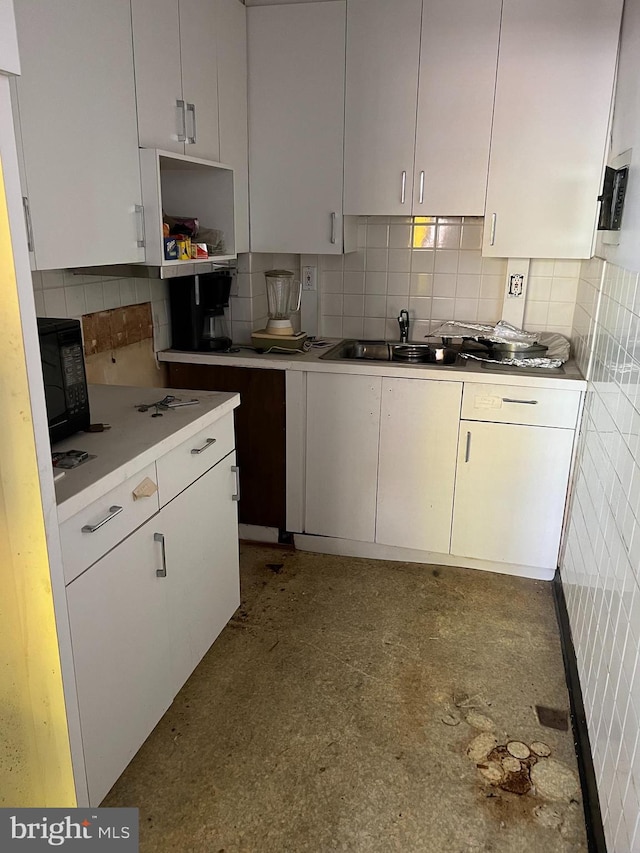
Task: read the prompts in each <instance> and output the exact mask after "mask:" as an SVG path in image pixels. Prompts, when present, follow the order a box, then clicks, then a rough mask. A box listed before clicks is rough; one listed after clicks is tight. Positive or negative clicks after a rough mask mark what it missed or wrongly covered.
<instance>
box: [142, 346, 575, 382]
mask: <svg viewBox="0 0 640 853" xmlns="http://www.w3.org/2000/svg"><path fill="white" fill-rule="evenodd" d="M327 340H328V339H327ZM339 340H340V339H336V340H334V341H331V346H335V344H337V343H339ZM330 349H331V347H326V348H324V349H320V348H318V349H315V348H314V349H311V350H310V351H309V352H307V353H299V354H296V353H270V354H268V355H265V354H261V353H257V352H254V351H252V350H250V349H241V350H240V352H237V353H207V352H181V351H178V350H164V351H163V352H159V353H158V359H159V360H160V361H164V362H174V363H178V364H215V365H226V366H227V367H253V368H262V369H266V370H296V371H308V372H323V373H351V374H366V375H369V376H397V377H405V378H408V379H431V380H433V379H436V380H437V379H439V380H455V381H458V382H479V383H483V384H485V383H486V384H492V385H520V386H523V387H535V388H567V389H569V388H570V389H572V390H575V391H583V390H585V389H586V387H587V383H586V381H585V379H584V378H583V376H582V374H581V373H580V371H579V370H578V367H577V365H576V363H575V362H574V361H573V360H571V361H568V362H567V363H566V364H565V365H564V366H563V367H564V372H563V373H557V372H556V371H554V370H547V369H546V368H538V369H537V370H536V372H535V373H533V372H532V370H531V369H529V370H527V371H526V372H523V371H519V370H518V369H517V368H508V367H506V366H505V367H502V366H499V367H492V366H491V367H489V366H488V367H483V366H482V365H483V364H486V362H480V361H474V360H473V359H465V360H464V361H463V363H462V364H460V365H452V366H443V367H437V366H434V365H431V364H399V363H398V362H380V361H358V360H349V359H344V360H336V361H333V360H329V359H321V356H323V355H324V354H325V353H327V352H328V351H329V350H330Z"/></svg>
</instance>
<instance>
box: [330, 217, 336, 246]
mask: <svg viewBox="0 0 640 853" xmlns="http://www.w3.org/2000/svg"><path fill="white" fill-rule="evenodd" d="M331 242H332V243H335V242H336V212H335V210H332V211H331Z"/></svg>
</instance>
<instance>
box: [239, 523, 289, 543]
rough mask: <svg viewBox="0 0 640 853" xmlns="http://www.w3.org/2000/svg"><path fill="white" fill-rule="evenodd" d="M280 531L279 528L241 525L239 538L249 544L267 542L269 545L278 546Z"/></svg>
mask: <svg viewBox="0 0 640 853" xmlns="http://www.w3.org/2000/svg"><path fill="white" fill-rule="evenodd" d="M278 536H279V531H278V528H277V527H261V526H260V525H258V524H239V525H238V538H239V539H246V540H247V541H248V542H267V543H268V544H269V545H274V544H275V545H277V544H278Z"/></svg>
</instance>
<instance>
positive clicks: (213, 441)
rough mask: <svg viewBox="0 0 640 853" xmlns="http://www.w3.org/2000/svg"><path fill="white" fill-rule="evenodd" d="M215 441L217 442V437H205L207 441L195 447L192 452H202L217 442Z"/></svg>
mask: <svg viewBox="0 0 640 853" xmlns="http://www.w3.org/2000/svg"><path fill="white" fill-rule="evenodd" d="M215 443H216V439H215V438H207V439H205V443H204V444H203V445H202V447H193V448H192V450H191V452H192V453H202V452H203V451H204V450H206V449H207V447H211V445H212V444H215Z"/></svg>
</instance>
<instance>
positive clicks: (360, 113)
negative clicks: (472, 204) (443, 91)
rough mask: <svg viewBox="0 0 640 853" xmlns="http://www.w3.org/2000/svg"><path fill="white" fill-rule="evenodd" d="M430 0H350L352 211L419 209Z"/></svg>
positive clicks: (347, 170) (348, 203)
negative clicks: (422, 76) (416, 180)
mask: <svg viewBox="0 0 640 853" xmlns="http://www.w3.org/2000/svg"><path fill="white" fill-rule="evenodd" d="M421 12H422V0H394V2H393V3H390V2H388V0H349V2H348V4H347V80H346V112H345V115H346V120H345V141H344V142H345V144H344V212H345V214H363V215H378V214H379V215H400V216H402V215H406V216H410V215H411V196H412V186H413V160H414V146H415V127H416V95H417V91H418V64H419V59H420V20H421Z"/></svg>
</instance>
